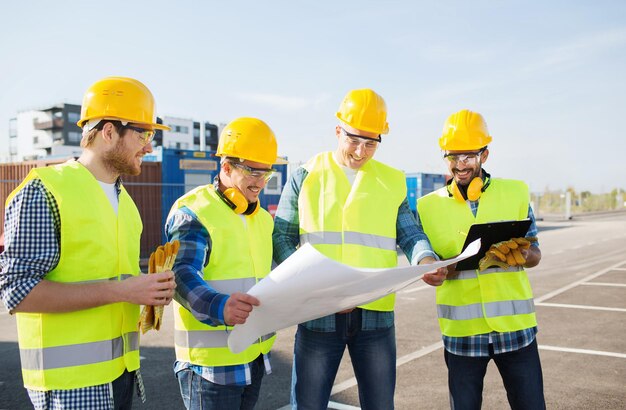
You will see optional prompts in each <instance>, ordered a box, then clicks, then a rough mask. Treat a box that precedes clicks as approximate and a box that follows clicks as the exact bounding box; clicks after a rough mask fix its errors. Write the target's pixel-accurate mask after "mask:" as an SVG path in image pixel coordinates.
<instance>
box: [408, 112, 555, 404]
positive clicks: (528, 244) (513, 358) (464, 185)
mask: <svg viewBox="0 0 626 410" xmlns="http://www.w3.org/2000/svg"><path fill="white" fill-rule="evenodd" d="M491 140H492V137H491V135H490V134H489V130H488V129H487V123H486V122H485V119H484V118H483V116H482V115H480V114H479V113H476V112H473V111H469V110H461V111H459V112H456V113H454V114H452V115H450V116H449V117H448V119H447V120H446V123H445V125H444V130H443V134H442V136H441V138H440V139H439V146H440V147H441V149H442V150H443V153H444V155H443V156H444V161H445V162H446V165H447V166H448V171H449V172H450V175H452V178H451V179H450V181H449V183H448V185H447V186H445V187H443V188H441V189H439V190H437V191H435V192H432V193H430V194H428V195H426V196H424V197H422V198H420V199H419V200H418V202H417V211H418V222H420V223H421V224H422V225H423V227H424V232H426V234H427V235H428V238H429V239H430V242H431V244H432V246H433V249H434V250H435V252H437V254H438V255H439V256H440V257H442V258H450V257H453V256H456V255H458V254H459V253H460V252H461V248H462V246H463V243H464V241H465V236H466V234H464V233H463V232H468V231H469V228H470V226H471V225H472V224H474V223H485V222H493V221H502V220H521V219H526V218H529V219H530V220H531V225H530V228H529V230H528V232H527V233H526V238H527V239H526V238H513V239H512V240H510V241H505V242H504V243H501V244H499V245H497V246H496V245H494V246H492V248H495V250H494V249H491V250H490V252H493V253H491V254H490V253H489V252H488V254H489V255H501V256H502V257H503V258H504V260H495V259H494V260H491V261H490V260H489V258H492V257H493V256H486V257H485V258H484V259H483V260H482V261H481V263H480V265H481V266H480V267H479V268H480V269H476V270H464V271H461V272H458V271H450V272H449V274H448V280H446V281H445V283H444V284H443V285H442V286H440V287H438V288H437V313H438V316H439V325H440V328H441V332H442V334H443V343H444V348H445V350H444V355H445V361H446V365H447V366H448V386H449V389H450V405H451V407H452V408H453V409H480V407H481V404H482V390H483V379H484V377H485V372H486V370H487V364H488V363H489V361H490V360H492V359H493V360H494V362H495V364H496V366H497V367H498V370H499V371H500V374H501V376H502V380H503V382H504V387H505V388H506V391H507V397H508V399H509V404H510V405H511V407H512V408H513V409H543V408H545V401H544V394H543V377H542V372H541V363H540V360H539V353H538V351H537V341H536V338H535V336H536V334H537V319H536V317H535V306H534V303H533V294H532V289H531V287H530V283H529V281H528V277H527V275H526V272H525V271H524V268H532V267H533V266H536V265H537V264H538V263H539V261H540V260H541V251H540V250H539V246H538V242H537V241H536V235H537V227H536V225H535V219H534V216H533V212H532V209H531V208H530V205H529V199H530V197H529V194H528V186H527V185H526V184H525V183H524V182H522V181H515V180H510V179H500V178H491V176H490V175H489V174H488V173H487V171H485V169H484V168H483V164H484V163H485V162H486V161H487V158H488V156H489V150H488V148H487V145H488V144H489V143H491ZM502 252H503V253H502ZM505 254H506V256H505ZM512 255H515V257H512ZM507 256H508V258H507Z"/></svg>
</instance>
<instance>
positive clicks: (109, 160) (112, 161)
mask: <svg viewBox="0 0 626 410" xmlns="http://www.w3.org/2000/svg"><path fill="white" fill-rule="evenodd" d="M126 151H127V150H126V149H124V144H123V142H122V138H120V139H118V140H117V143H116V144H115V147H113V149H112V150H110V151H108V152H106V153H105V154H104V157H103V160H102V162H103V163H104V166H105V167H106V168H107V169H108V170H109V171H111V172H114V173H116V174H120V175H133V176H136V175H139V174H140V173H141V167H137V166H136V165H135V162H134V160H135V157H134V156H132V157H130V158H129V154H128V153H127V152H126Z"/></svg>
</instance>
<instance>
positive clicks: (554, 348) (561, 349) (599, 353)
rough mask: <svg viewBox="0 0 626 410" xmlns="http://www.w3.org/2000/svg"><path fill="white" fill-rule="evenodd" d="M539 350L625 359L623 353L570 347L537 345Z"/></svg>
mask: <svg viewBox="0 0 626 410" xmlns="http://www.w3.org/2000/svg"><path fill="white" fill-rule="evenodd" d="M539 349H542V350H552V351H555V352H569V353H582V354H592V355H597V356H610V357H619V358H620V359H626V354H624V353H613V352H603V351H601V350H588V349H572V348H570V347H557V346H548V345H539Z"/></svg>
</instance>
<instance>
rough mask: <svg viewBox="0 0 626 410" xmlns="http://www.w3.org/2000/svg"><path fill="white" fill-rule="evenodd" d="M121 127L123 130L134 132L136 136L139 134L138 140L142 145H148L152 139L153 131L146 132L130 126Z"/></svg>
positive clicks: (143, 129)
mask: <svg viewBox="0 0 626 410" xmlns="http://www.w3.org/2000/svg"><path fill="white" fill-rule="evenodd" d="M122 127H123V128H124V129H129V130H132V131H135V132H136V133H137V134H139V135H138V137H139V140H140V141H141V142H142V144H143V145H147V144H150V143H151V142H152V140H153V139H154V133H155V132H154V130H147V129H145V128H139V127H134V126H132V125H123V126H122Z"/></svg>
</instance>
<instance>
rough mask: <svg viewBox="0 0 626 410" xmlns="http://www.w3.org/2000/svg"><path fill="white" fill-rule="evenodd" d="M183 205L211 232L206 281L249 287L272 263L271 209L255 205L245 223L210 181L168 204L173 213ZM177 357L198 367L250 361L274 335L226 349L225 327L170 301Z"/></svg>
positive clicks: (232, 288)
mask: <svg viewBox="0 0 626 410" xmlns="http://www.w3.org/2000/svg"><path fill="white" fill-rule="evenodd" d="M183 206H185V207H187V208H189V209H190V210H191V211H193V212H194V213H195V215H196V217H197V218H198V220H199V221H200V222H201V223H202V225H203V226H204V227H205V228H206V229H207V231H208V232H209V235H210V237H211V255H210V257H209V263H208V265H207V266H206V267H205V268H204V270H203V275H204V280H205V281H206V282H207V283H208V284H209V286H211V287H212V288H213V289H215V290H217V291H218V292H220V293H225V294H232V293H234V292H244V293H245V292H247V291H248V290H249V289H250V288H251V287H252V286H254V284H255V283H257V282H258V281H259V280H261V279H262V278H264V277H265V276H267V275H268V273H269V272H270V270H271V268H272V229H273V226H274V222H273V220H272V217H271V216H270V214H269V213H268V212H267V211H266V210H264V209H262V208H261V209H259V210H258V211H257V212H256V213H255V214H254V215H246V216H244V218H245V222H244V221H243V219H242V217H241V216H240V215H237V214H236V213H235V212H233V210H232V209H231V208H230V207H228V205H226V204H225V203H224V201H222V199H220V198H219V197H218V195H217V193H216V192H215V189H214V188H213V186H212V185H204V186H200V187H198V188H196V189H194V190H192V191H190V192H188V193H187V194H185V195H184V196H182V197H181V198H179V199H178V200H177V201H176V202H175V203H174V205H173V206H172V211H171V212H170V215H172V213H173V212H174V211H175V210H177V209H179V208H181V207H183ZM174 319H175V320H174V326H175V334H174V341H175V347H176V359H177V360H179V361H183V362H188V363H192V364H196V365H200V366H211V367H213V366H231V365H237V364H245V363H250V362H252V361H253V360H254V359H256V358H257V357H258V356H259V355H260V354H261V353H262V354H265V353H267V352H269V351H270V349H271V347H272V345H273V344H274V340H275V339H276V336H275V334H274V333H271V334H268V335H264V336H263V337H261V338H260V339H258V340H257V341H256V342H255V343H253V344H252V345H251V346H250V347H248V348H247V349H246V350H244V351H243V352H240V353H232V352H231V351H230V349H228V343H227V342H228V332H227V329H226V326H209V325H206V324H204V323H202V322H200V321H198V320H197V319H196V318H195V317H194V316H193V315H192V314H191V313H190V312H189V311H188V310H187V309H185V308H184V307H183V306H181V305H180V304H178V303H174Z"/></svg>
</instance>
